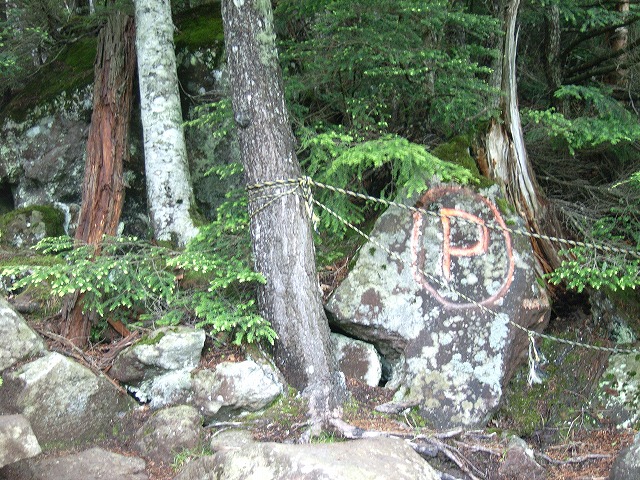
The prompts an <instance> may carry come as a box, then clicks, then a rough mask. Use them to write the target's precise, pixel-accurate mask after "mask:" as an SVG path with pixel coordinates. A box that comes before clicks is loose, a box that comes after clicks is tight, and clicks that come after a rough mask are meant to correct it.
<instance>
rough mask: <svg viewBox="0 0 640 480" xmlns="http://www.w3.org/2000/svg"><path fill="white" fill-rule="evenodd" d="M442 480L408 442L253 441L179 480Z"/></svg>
mask: <svg viewBox="0 0 640 480" xmlns="http://www.w3.org/2000/svg"><path fill="white" fill-rule="evenodd" d="M365 478H366V479H367V480H386V479H389V478H393V479H395V480H417V479H419V480H440V478H441V475H440V474H439V473H438V472H436V471H435V470H434V469H433V468H432V467H431V466H430V465H429V464H428V463H427V462H426V461H424V460H423V459H422V457H420V455H418V454H417V453H415V452H414V451H413V449H412V448H411V447H410V446H409V445H408V444H407V443H406V442H404V441H403V440H399V439H391V438H375V439H366V440H356V441H351V442H340V443H319V444H307V445H286V444H280V443H252V444H248V445H244V446H242V447H241V448H238V447H231V448H228V449H222V450H220V451H218V452H217V453H216V454H215V455H214V456H213V457H203V458H200V459H198V460H195V461H193V462H191V463H190V464H189V465H187V467H186V468H185V469H184V470H183V471H182V472H181V473H180V475H178V476H177V477H176V478H175V480H196V479H197V480H264V479H270V480H316V479H331V480H361V479H365Z"/></svg>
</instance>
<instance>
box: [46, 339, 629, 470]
mask: <svg viewBox="0 0 640 480" xmlns="http://www.w3.org/2000/svg"><path fill="white" fill-rule="evenodd" d="M50 343H51V342H50ZM50 346H51V347H54V348H58V349H59V348H61V347H63V346H62V345H60V344H57V345H56V344H55V343H51V344H50ZM102 351H103V349H102V348H100V347H99V346H96V347H94V348H93V349H91V350H89V351H88V352H86V353H87V354H88V355H91V356H92V357H93V358H94V359H95V361H96V363H98V364H100V363H101V362H100V356H101V355H102V353H101V352H102ZM244 358H245V354H244V352H243V350H242V349H240V348H238V347H235V346H229V345H218V346H216V347H212V346H211V345H209V347H208V348H207V349H206V350H205V354H204V355H203V357H202V361H201V364H200V368H213V367H215V365H216V364H217V363H219V362H222V361H241V360H243V359H244ZM348 388H349V392H350V394H351V395H350V399H349V400H348V402H347V404H346V405H345V409H344V420H345V421H346V422H348V423H349V424H351V425H354V426H357V427H360V428H362V429H364V430H367V431H374V432H386V434H387V435H393V436H397V437H400V438H405V439H408V440H413V439H415V438H422V439H428V438H430V437H431V438H433V439H436V443H437V444H438V445H440V446H441V447H440V449H439V451H438V452H437V455H435V456H434V457H431V456H427V457H425V458H426V459H427V461H428V462H429V463H430V464H431V465H432V466H434V467H435V468H437V469H438V470H440V471H443V472H446V473H448V474H450V475H452V476H453V477H454V478H459V479H472V478H477V479H484V480H498V479H501V480H506V479H505V477H500V476H499V474H498V469H499V467H500V465H501V464H502V462H503V461H504V454H505V452H506V451H507V444H508V441H509V438H510V437H511V435H513V434H515V435H518V432H517V431H514V430H509V429H504V430H503V429H500V428H494V427H491V428H486V429H482V430H473V431H463V430H462V429H459V430H452V431H446V432H443V431H435V430H430V429H429V428H427V427H426V426H425V425H424V423H423V422H421V420H420V418H419V417H417V416H416V415H415V414H412V413H411V412H404V413H402V414H400V415H382V414H380V413H378V412H376V411H375V407H376V406H377V405H380V404H383V403H386V402H389V401H390V400H391V398H392V396H393V392H392V391H391V390H389V389H386V388H382V387H370V386H367V385H365V384H363V383H361V382H358V381H355V380H350V381H348ZM303 407H304V406H303V405H302V403H301V400H300V399H299V398H296V397H293V398H288V399H284V400H281V401H280V402H279V404H278V405H275V406H274V407H272V408H270V409H269V410H267V411H266V412H264V413H263V414H260V415H252V416H249V417H246V418H245V419H243V420H240V419H238V420H234V421H233V422H219V423H214V424H212V425H209V426H208V427H207V428H206V432H207V438H205V439H204V441H203V445H205V447H204V448H203V450H202V451H199V452H191V453H188V454H185V455H182V456H180V457H176V461H175V463H174V464H173V465H168V464H162V463H154V462H152V461H147V473H148V475H149V480H171V479H173V478H174V477H175V476H176V475H177V472H178V471H179V469H180V467H181V466H183V465H184V462H188V461H190V459H193V458H197V457H198V456H200V455H203V454H211V451H210V450H209V449H208V447H207V445H208V444H209V443H210V439H211V437H213V436H215V435H216V434H217V433H220V432H221V431H224V430H226V429H230V428H240V429H245V430H248V431H250V432H251V434H252V436H253V438H254V439H255V440H256V441H261V442H263V441H264V442H287V443H292V442H296V441H298V439H299V438H300V437H301V435H302V433H303V432H304V430H305V427H306V425H307V423H306V417H305V410H304V408H303ZM151 413H152V412H151V411H150V410H149V409H147V408H145V407H141V408H140V409H139V410H138V411H137V412H136V413H135V415H134V417H133V421H132V422H131V423H130V425H129V430H130V432H129V433H133V432H135V430H136V429H137V428H139V427H140V426H142V424H143V423H144V421H145V420H146V419H147V418H148V417H149V416H150V415H151ZM634 434H635V432H634V431H632V430H617V429H615V428H614V427H608V428H602V427H600V428H591V427H587V426H586V425H584V424H580V425H575V426H574V428H571V429H569V430H568V431H562V432H560V430H559V429H554V428H553V427H547V428H546V429H544V428H543V429H539V430H536V431H535V432H534V433H533V434H531V435H529V436H524V439H525V440H526V441H527V443H528V445H529V446H530V447H531V448H532V450H533V451H534V455H535V459H536V461H537V462H538V464H540V465H541V466H542V467H543V468H544V469H545V471H546V475H547V476H546V478H547V479H548V480H605V479H607V478H608V477H609V471H610V469H611V465H612V463H613V461H614V459H615V458H616V456H617V454H618V453H619V451H620V450H621V449H622V448H624V447H625V446H627V445H629V444H630V443H631V442H632V441H633V436H634ZM313 441H316V442H341V441H345V440H344V439H342V438H340V436H339V435H338V434H335V433H332V432H326V433H324V434H323V435H321V436H320V437H319V438H317V439H314V440H313ZM423 441H424V440H423ZM427 443H428V440H427ZM102 446H103V447H104V448H108V449H110V450H112V451H116V452H118V453H121V454H124V455H131V456H135V455H137V453H136V451H135V449H134V447H133V445H132V444H131V443H130V441H127V440H125V441H120V442H116V441H113V440H112V441H107V442H106V443H105V444H103V445H102ZM445 450H446V452H447V453H446V454H445ZM452 458H455V459H457V461H458V462H460V464H461V465H462V468H461V467H460V464H459V465H456V464H455V463H454V462H453V461H452ZM465 471H466V473H465ZM471 475H473V477H472V476H471ZM521 478H529V477H526V476H525V477H521Z"/></svg>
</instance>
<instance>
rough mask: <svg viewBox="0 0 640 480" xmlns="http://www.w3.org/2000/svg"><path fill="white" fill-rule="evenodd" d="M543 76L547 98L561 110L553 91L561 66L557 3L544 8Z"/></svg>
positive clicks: (556, 88)
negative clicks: (547, 92)
mask: <svg viewBox="0 0 640 480" xmlns="http://www.w3.org/2000/svg"><path fill="white" fill-rule="evenodd" d="M545 26H546V29H545V42H544V43H545V58H544V60H545V62H544V63H545V65H544V66H545V76H546V77H547V85H548V88H549V100H550V102H551V104H552V105H553V106H555V107H556V108H557V109H558V110H559V111H561V112H562V110H563V108H562V105H561V102H560V101H559V100H558V99H557V98H555V97H554V93H555V92H556V90H558V88H560V85H562V66H561V65H560V40H561V35H560V33H561V30H560V8H559V7H558V5H557V4H551V5H549V6H548V7H547V8H546V10H545Z"/></svg>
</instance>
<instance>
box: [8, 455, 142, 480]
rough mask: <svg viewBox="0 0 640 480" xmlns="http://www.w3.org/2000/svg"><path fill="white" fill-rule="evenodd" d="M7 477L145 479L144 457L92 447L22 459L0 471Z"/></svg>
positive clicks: (38, 479)
mask: <svg viewBox="0 0 640 480" xmlns="http://www.w3.org/2000/svg"><path fill="white" fill-rule="evenodd" d="M3 475H4V476H3ZM3 478H4V479H6V480H106V479H108V480H148V479H149V476H148V475H147V473H146V472H145V462H144V460H142V459H140V458H136V457H125V456H124V455H120V454H117V453H113V452H110V451H108V450H103V449H102V448H91V449H89V450H85V451H83V452H80V453H74V454H72V455H65V456H62V457H49V458H43V459H36V460H28V461H22V462H19V463H17V464H14V465H10V466H8V467H5V468H4V469H2V470H0V479H3Z"/></svg>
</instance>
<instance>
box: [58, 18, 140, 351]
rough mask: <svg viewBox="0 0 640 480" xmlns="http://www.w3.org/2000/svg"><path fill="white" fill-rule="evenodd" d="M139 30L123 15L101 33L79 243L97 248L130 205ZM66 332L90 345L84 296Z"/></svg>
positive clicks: (69, 309) (66, 318) (69, 304)
mask: <svg viewBox="0 0 640 480" xmlns="http://www.w3.org/2000/svg"><path fill="white" fill-rule="evenodd" d="M135 64H136V58H135V25H134V22H133V19H132V18H131V17H129V16H127V15H125V14H123V13H115V14H113V15H111V16H110V17H109V19H108V20H107V23H106V25H105V26H104V27H103V28H102V30H101V32H100V37H99V40H98V53H97V56H96V62H95V66H94V69H95V80H94V89H93V114H92V117H91V127H90V129H89V138H88V140H87V156H86V163H85V173H84V183H83V188H82V207H81V210H80V219H79V221H78V228H77V230H76V235H75V239H76V241H77V242H78V243H82V244H85V243H88V244H92V245H96V254H99V253H100V242H101V241H102V238H103V236H104V235H115V233H116V231H117V227H118V222H119V221H120V213H121V211H122V204H123V203H124V182H123V178H122V170H123V163H124V161H125V160H127V158H128V139H129V123H130V119H131V104H132V92H133V78H134V73H135ZM63 322H64V324H63V328H62V333H63V335H64V336H65V337H67V338H68V339H69V340H71V341H72V342H73V343H74V344H75V345H77V346H84V345H86V343H87V341H88V339H89V333H90V331H91V318H90V316H89V315H87V314H83V313H82V294H79V293H76V294H75V295H73V296H71V297H70V298H68V299H67V301H66V302H65V306H64V308H63Z"/></svg>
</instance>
